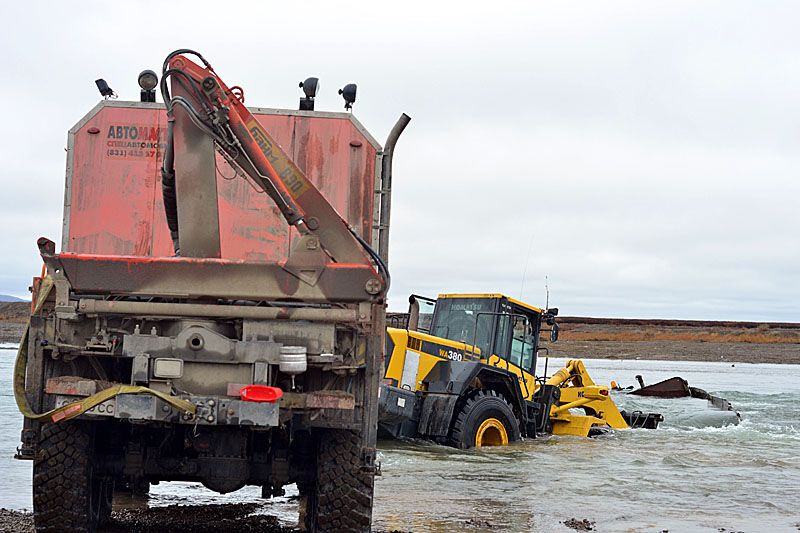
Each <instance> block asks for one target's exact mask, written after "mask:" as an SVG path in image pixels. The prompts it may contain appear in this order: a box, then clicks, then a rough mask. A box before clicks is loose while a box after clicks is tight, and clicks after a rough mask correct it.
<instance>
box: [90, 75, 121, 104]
mask: <svg viewBox="0 0 800 533" xmlns="http://www.w3.org/2000/svg"><path fill="white" fill-rule="evenodd" d="M94 84H95V85H97V90H98V91H100V95H102V97H103V98H104V99H106V100H108V99H109V98H116V97H117V93H115V92H114V90H113V89H112V88H111V87H109V86H108V83H106V80H104V79H103V78H100V79H99V80H94Z"/></svg>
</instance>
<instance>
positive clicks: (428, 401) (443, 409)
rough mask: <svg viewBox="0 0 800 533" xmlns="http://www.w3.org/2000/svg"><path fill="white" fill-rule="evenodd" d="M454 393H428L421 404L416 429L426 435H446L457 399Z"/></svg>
mask: <svg viewBox="0 0 800 533" xmlns="http://www.w3.org/2000/svg"><path fill="white" fill-rule="evenodd" d="M458 398H459V397H458V395H456V394H434V393H428V395H427V396H426V397H425V401H424V402H423V404H422V410H421V413H420V417H419V426H418V429H417V431H418V432H419V434H420V435H424V436H426V437H446V436H447V435H448V433H449V432H450V422H451V421H452V420H453V412H454V411H455V408H456V402H457V401H458Z"/></svg>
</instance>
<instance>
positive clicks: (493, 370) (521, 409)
mask: <svg viewBox="0 0 800 533" xmlns="http://www.w3.org/2000/svg"><path fill="white" fill-rule="evenodd" d="M423 383H424V384H425V385H426V386H427V391H428V393H427V394H426V396H425V399H424V401H423V404H422V409H421V412H420V424H419V427H420V433H423V430H426V431H432V432H433V433H424V434H428V435H434V436H445V435H446V434H447V431H446V430H444V428H447V429H449V426H450V421H452V419H453V413H454V411H455V407H456V403H457V400H458V399H459V398H461V397H463V396H464V395H465V394H466V393H467V392H468V390H469V389H470V387H474V386H475V384H476V383H480V384H481V386H482V387H483V388H487V389H493V390H496V391H497V392H499V393H501V394H502V395H503V397H505V399H506V400H507V401H508V402H509V403H510V404H511V407H512V409H513V410H514V413H515V414H516V415H517V416H518V417H519V419H520V428H521V429H522V431H523V432H524V431H525V427H526V426H527V422H528V410H527V403H526V402H525V397H524V395H523V393H522V390H521V389H520V386H519V380H518V379H517V376H516V375H515V374H512V373H511V372H508V371H506V370H504V369H502V368H497V367H494V366H489V365H486V364H483V363H475V362H471V361H440V362H438V363H436V365H434V367H433V368H432V369H431V371H430V372H429V373H428V375H427V376H426V377H425V379H424V380H423ZM445 422H446V423H445ZM443 431H444V432H443Z"/></svg>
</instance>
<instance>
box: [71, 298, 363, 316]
mask: <svg viewBox="0 0 800 533" xmlns="http://www.w3.org/2000/svg"><path fill="white" fill-rule="evenodd" d="M78 312H79V313H83V314H111V315H114V314H116V315H141V316H164V317H187V316H189V317H207V318H250V319H256V320H275V319H286V320H309V321H314V322H357V321H358V312H357V311H356V310H354V309H313V308H288V307H256V306H246V305H213V304H177V303H163V302H126V301H109V300H92V299H81V300H80V302H79V303H78Z"/></svg>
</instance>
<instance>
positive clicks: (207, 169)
mask: <svg viewBox="0 0 800 533" xmlns="http://www.w3.org/2000/svg"><path fill="white" fill-rule="evenodd" d="M173 90H174V92H175V95H176V96H182V97H184V98H186V97H188V96H189V94H188V93H187V91H186V90H185V89H184V88H183V87H182V86H180V85H179V84H178V86H177V87H173ZM173 113H175V121H174V124H175V126H174V143H175V146H174V150H175V152H176V153H177V154H179V156H178V157H176V158H175V162H174V164H175V187H176V195H175V198H176V200H177V206H178V227H179V228H180V255H181V256H183V257H222V255H221V248H220V234H219V208H218V199H217V198H218V195H217V165H216V158H215V154H216V151H215V149H214V140H213V139H212V138H211V137H209V136H208V135H206V134H205V133H203V132H202V131H200V129H198V128H197V126H195V125H194V124H192V122H191V120H189V117H188V114H187V112H186V110H185V109H183V108H181V107H176V108H175V109H174V110H173Z"/></svg>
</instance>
